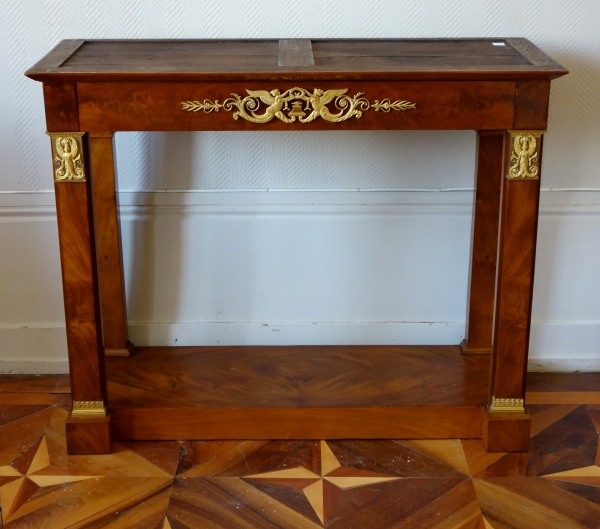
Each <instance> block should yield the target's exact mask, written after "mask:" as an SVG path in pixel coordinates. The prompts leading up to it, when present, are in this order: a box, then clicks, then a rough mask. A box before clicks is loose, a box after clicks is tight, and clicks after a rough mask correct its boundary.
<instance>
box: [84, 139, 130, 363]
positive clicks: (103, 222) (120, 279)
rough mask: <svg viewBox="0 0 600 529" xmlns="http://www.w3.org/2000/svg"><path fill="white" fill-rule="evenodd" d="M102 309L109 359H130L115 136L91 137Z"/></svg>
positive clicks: (106, 350)
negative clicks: (111, 357)
mask: <svg viewBox="0 0 600 529" xmlns="http://www.w3.org/2000/svg"><path fill="white" fill-rule="evenodd" d="M90 145H91V154H92V160H91V165H92V173H93V192H94V212H95V215H96V226H97V228H98V229H97V233H96V247H97V250H98V273H99V276H100V306H101V312H102V332H103V336H104V350H105V354H106V355H107V356H129V354H130V351H131V349H132V347H133V345H132V344H131V342H130V341H129V339H128V337H127V311H126V303H125V279H124V276H123V256H122V251H121V229H120V226H119V213H118V203H117V183H116V172H115V160H114V141H113V134H112V132H101V133H90Z"/></svg>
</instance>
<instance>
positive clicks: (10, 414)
mask: <svg viewBox="0 0 600 529" xmlns="http://www.w3.org/2000/svg"><path fill="white" fill-rule="evenodd" d="M47 407H48V406H46V405H44V404H32V405H20V404H19V405H7V406H0V426H3V425H5V424H8V423H9V422H13V421H16V420H18V419H22V418H23V417H27V416H28V415H32V414H34V413H36V412H38V411H42V410H43V409H45V408H47Z"/></svg>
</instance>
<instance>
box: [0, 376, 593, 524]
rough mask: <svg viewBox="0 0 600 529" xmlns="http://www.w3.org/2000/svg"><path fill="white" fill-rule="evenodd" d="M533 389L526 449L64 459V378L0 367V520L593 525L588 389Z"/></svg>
mask: <svg viewBox="0 0 600 529" xmlns="http://www.w3.org/2000/svg"><path fill="white" fill-rule="evenodd" d="M533 386H534V387H535V386H536V384H533ZM530 387H531V386H530ZM537 387H538V389H539V391H538V393H536V394H533V393H532V394H531V395H528V401H529V402H540V401H543V402H545V403H544V404H529V405H528V409H529V411H530V413H531V415H532V419H533V427H532V439H531V449H530V451H529V453H526V454H505V453H495V454H491V453H490V454H487V453H486V452H485V451H484V450H483V446H482V444H481V442H480V441H479V440H460V439H449V440H436V441H406V440H394V441H383V440H372V441H365V440H361V441H356V440H343V441H322V440H315V441H182V442H180V441H162V442H127V443H125V442H124V443H116V444H115V446H114V451H113V453H112V454H110V455H107V456H68V455H67V454H66V449H65V437H64V421H65V419H66V417H67V413H68V412H67V408H68V401H69V395H68V387H67V385H66V382H65V380H63V379H58V378H57V377H49V378H38V379H34V380H33V381H32V380H25V379H22V378H21V379H20V378H18V377H16V378H13V379H11V378H10V377H0V505H1V508H2V521H3V524H4V525H3V527H5V528H6V529H17V528H19V529H20V528H23V529H25V528H27V529H33V528H44V529H62V528H67V527H68V528H75V527H78V528H79V527H80V528H88V529H97V528H98V529H99V528H103V529H104V528H110V529H129V528H131V529H133V528H135V529H146V528H147V529H166V528H171V529H184V528H190V529H192V528H202V529H204V528H225V529H237V528H248V529H250V528H273V529H275V528H285V529H292V528H306V529H308V528H318V527H327V528H343V529H352V528H357V529H391V528H407V529H409V528H410V529H415V528H417V529H419V528H424V529H425V528H436V529H462V528H464V529H490V528H493V529H508V528H511V529H512V528H515V529H540V528H543V529H553V528H557V529H559V528H560V529H570V528H600V451H599V432H600V402H599V401H598V396H599V393H597V392H595V391H587V392H583V391H582V392H581V395H582V396H583V397H585V398H583V399H581V400H582V401H584V402H591V404H580V403H576V402H575V403H574V402H572V401H573V400H577V399H576V393H573V392H568V391H564V392H563V393H561V392H552V391H548V387H547V385H546V386H544V384H541V383H539V381H538V383H537ZM582 389H585V388H582ZM599 389H600V388H599ZM561 395H562V397H561ZM574 395H575V396H574ZM586 399H587V400H586ZM561 401H567V403H561Z"/></svg>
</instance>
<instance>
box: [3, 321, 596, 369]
mask: <svg viewBox="0 0 600 529" xmlns="http://www.w3.org/2000/svg"><path fill="white" fill-rule="evenodd" d="M129 333H130V338H131V340H132V341H133V342H134V343H135V344H136V345H150V344H151V345H156V346H159V345H164V346H171V345H182V346H184V345H314V344H320V345H335V344H338V345H345V344H357V345H369V344H372V345H391V344H399V345H400V344H404V345H416V344H453V343H454V344H458V343H460V341H461V340H462V337H463V334H464V322H446V323H439V322H435V323H419V322H388V323H379V322H363V323H349V322H314V323H310V322H305V323H281V322H275V323H274V322H271V323H260V322H252V323H224V322H200V323H154V324H148V323H137V324H135V323H134V324H132V325H130V327H129ZM599 343H600V322H580V323H550V322H544V323H533V325H532V330H531V345H530V353H529V366H528V370H529V371H534V372H573V371H600V358H599V355H598V352H597V351H598V345H599ZM594 346H595V347H594ZM0 350H1V356H0V373H13V374H15V373H31V374H61V373H68V361H67V345H66V338H65V328H64V327H62V326H47V327H42V326H39V327H0Z"/></svg>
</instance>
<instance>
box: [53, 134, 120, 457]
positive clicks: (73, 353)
mask: <svg viewBox="0 0 600 529" xmlns="http://www.w3.org/2000/svg"><path fill="white" fill-rule="evenodd" d="M49 135H50V136H51V141H52V157H53V164H54V176H55V186H54V188H55V192H56V211H57V217H58V235H59V243H60V257H61V269H62V278H63V291H64V301H65V320H66V326H67V346H68V351H69V370H70V374H71V395H72V397H73V410H72V412H71V415H70V416H69V418H68V420H67V425H66V429H67V450H68V452H69V453H70V454H99V453H108V452H110V441H111V439H110V415H109V414H108V413H107V411H106V407H105V404H106V379H105V370H104V349H103V346H102V337H101V324H100V303H99V294H98V274H97V266H96V248H95V238H94V231H95V230H94V217H93V209H92V188H91V179H90V170H89V169H90V168H89V165H88V162H87V160H89V149H88V137H87V135H86V134H85V133H82V132H65V133H49Z"/></svg>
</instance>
